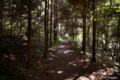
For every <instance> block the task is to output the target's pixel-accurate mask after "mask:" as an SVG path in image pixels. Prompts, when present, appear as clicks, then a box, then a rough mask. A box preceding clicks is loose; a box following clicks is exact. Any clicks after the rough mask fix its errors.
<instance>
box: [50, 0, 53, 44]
mask: <svg viewBox="0 0 120 80" xmlns="http://www.w3.org/2000/svg"><path fill="white" fill-rule="evenodd" d="M52 3H53V0H51V18H50V46H52Z"/></svg>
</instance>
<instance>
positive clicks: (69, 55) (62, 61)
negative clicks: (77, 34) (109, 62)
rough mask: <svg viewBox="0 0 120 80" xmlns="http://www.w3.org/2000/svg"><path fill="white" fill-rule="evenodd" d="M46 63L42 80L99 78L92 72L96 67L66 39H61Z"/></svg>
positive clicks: (89, 79)
mask: <svg viewBox="0 0 120 80" xmlns="http://www.w3.org/2000/svg"><path fill="white" fill-rule="evenodd" d="M47 64H48V65H47V66H48V68H47V70H46V72H45V74H46V76H45V77H43V78H42V80H101V79H100V76H98V75H97V76H96V74H93V72H94V71H97V70H98V68H96V67H95V65H94V64H92V65H91V63H90V59H88V58H85V57H84V55H83V54H80V53H78V52H76V51H75V50H74V49H73V47H72V45H71V43H70V42H68V41H67V40H63V41H61V42H60V44H59V46H58V48H57V50H56V51H55V52H52V53H50V54H49V56H48V59H47ZM97 77H99V79H98V78H97Z"/></svg>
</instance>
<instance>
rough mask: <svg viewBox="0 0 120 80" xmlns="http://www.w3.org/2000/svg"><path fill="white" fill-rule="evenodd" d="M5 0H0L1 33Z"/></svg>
mask: <svg viewBox="0 0 120 80" xmlns="http://www.w3.org/2000/svg"><path fill="white" fill-rule="evenodd" d="M3 4H4V0H0V33H1V31H2V30H3V22H2V21H3V7H4V5H3Z"/></svg>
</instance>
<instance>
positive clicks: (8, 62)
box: [7, 7, 13, 67]
mask: <svg viewBox="0 0 120 80" xmlns="http://www.w3.org/2000/svg"><path fill="white" fill-rule="evenodd" d="M9 10H10V7H9ZM10 12H11V30H10V38H9V52H8V61H7V66H8V67H9V66H10V65H9V64H10V54H11V37H12V26H13V7H12V11H11V10H10Z"/></svg>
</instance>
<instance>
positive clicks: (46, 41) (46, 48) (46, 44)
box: [44, 0, 48, 58]
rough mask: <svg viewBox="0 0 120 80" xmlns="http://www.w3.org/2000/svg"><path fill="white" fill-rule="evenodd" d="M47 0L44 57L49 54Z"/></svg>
mask: <svg viewBox="0 0 120 80" xmlns="http://www.w3.org/2000/svg"><path fill="white" fill-rule="evenodd" d="M46 12H47V0H45V22H44V25H45V52H44V58H47V54H48V36H47V31H48V27H47V23H46V22H47V19H46V18H47V13H46Z"/></svg>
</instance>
